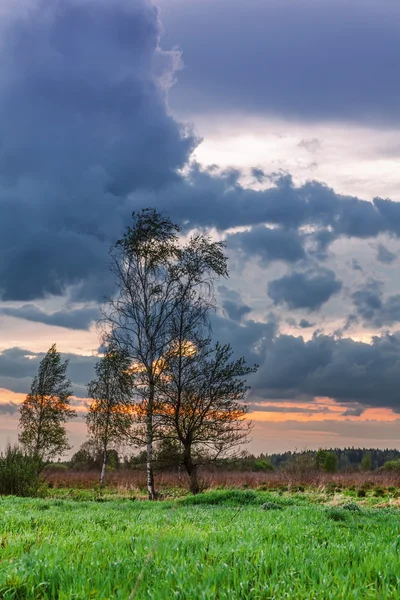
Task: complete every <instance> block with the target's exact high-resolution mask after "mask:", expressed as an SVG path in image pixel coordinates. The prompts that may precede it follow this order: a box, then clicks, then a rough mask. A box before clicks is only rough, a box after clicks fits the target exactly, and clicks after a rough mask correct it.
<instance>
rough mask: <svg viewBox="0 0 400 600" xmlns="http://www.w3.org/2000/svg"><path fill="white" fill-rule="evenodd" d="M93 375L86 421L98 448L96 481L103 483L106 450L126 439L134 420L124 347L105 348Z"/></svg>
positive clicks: (130, 380)
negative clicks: (100, 460)
mask: <svg viewBox="0 0 400 600" xmlns="http://www.w3.org/2000/svg"><path fill="white" fill-rule="evenodd" d="M95 372H96V379H94V380H93V381H91V382H90V383H89V385H88V396H89V398H91V399H92V401H91V402H90V404H89V410H88V414H87V416H86V424H87V428H88V432H89V435H90V438H91V439H92V440H93V441H94V442H96V443H97V444H98V445H99V446H100V448H101V451H102V466H101V474H100V484H101V485H103V484H104V479H105V473H106V466H107V459H108V454H109V450H110V449H111V447H112V446H113V445H115V444H118V443H121V442H124V441H126V439H127V438H128V435H129V431H130V429H131V427H132V423H133V420H134V413H133V407H132V393H133V386H134V374H133V373H132V370H131V361H130V358H129V355H128V354H127V352H126V351H124V350H121V349H117V348H113V347H111V348H109V349H108V351H107V352H106V353H105V355H104V356H103V358H101V359H100V360H99V362H98V363H97V364H96V366H95Z"/></svg>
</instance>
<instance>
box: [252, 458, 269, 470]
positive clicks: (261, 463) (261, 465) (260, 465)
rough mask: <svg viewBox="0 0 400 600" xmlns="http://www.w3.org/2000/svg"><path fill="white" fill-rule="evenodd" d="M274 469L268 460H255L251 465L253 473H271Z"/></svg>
mask: <svg viewBox="0 0 400 600" xmlns="http://www.w3.org/2000/svg"><path fill="white" fill-rule="evenodd" d="M273 470H274V467H273V465H272V463H271V461H270V460H267V459H263V460H255V461H254V463H253V471H273Z"/></svg>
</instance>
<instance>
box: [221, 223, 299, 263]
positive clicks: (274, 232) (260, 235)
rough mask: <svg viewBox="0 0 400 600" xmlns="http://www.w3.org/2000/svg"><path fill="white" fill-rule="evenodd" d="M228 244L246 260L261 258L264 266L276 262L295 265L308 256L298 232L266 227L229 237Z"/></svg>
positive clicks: (258, 227)
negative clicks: (280, 261)
mask: <svg viewBox="0 0 400 600" xmlns="http://www.w3.org/2000/svg"><path fill="white" fill-rule="evenodd" d="M226 242H227V244H228V247H229V248H233V249H235V250H237V251H239V252H240V254H241V255H242V256H243V257H244V258H246V259H251V260H254V257H259V258H260V261H261V263H263V264H268V263H269V262H271V261H276V260H282V261H285V262H289V263H294V262H297V261H300V260H301V259H304V258H305V256H306V253H305V251H304V248H303V244H304V241H303V239H302V237H301V236H300V235H299V234H298V233H297V232H293V231H288V230H286V229H281V228H270V227H265V226H264V225H256V226H254V227H252V228H251V229H250V230H249V231H243V232H240V233H234V234H231V235H228V236H227V239H226Z"/></svg>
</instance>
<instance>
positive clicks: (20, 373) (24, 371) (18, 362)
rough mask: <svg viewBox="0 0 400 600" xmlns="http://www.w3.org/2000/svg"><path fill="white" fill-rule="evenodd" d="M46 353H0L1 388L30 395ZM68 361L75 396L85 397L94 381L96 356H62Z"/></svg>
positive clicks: (21, 350)
mask: <svg viewBox="0 0 400 600" xmlns="http://www.w3.org/2000/svg"><path fill="white" fill-rule="evenodd" d="M44 356H45V353H43V352H40V353H37V354H35V353H33V352H31V351H30V350H24V349H23V348H9V349H7V350H3V352H1V353H0V387H4V388H6V389H9V390H11V391H13V392H17V393H28V392H29V389H30V385H31V382H32V378H33V377H34V376H35V375H36V374H37V372H38V368H39V363H40V361H41V360H42V359H43V358H44ZM61 356H62V359H63V360H68V361H69V365H68V371H67V375H68V377H69V378H70V379H71V381H72V384H73V392H74V395H75V396H79V397H84V396H85V394H86V385H87V384H88V383H89V381H91V379H93V375H94V366H95V364H96V362H97V360H98V358H97V357H96V356H81V355H78V354H68V353H62V354H61Z"/></svg>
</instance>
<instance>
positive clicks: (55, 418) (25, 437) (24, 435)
mask: <svg viewBox="0 0 400 600" xmlns="http://www.w3.org/2000/svg"><path fill="white" fill-rule="evenodd" d="M67 367H68V361H64V362H62V360H61V355H60V353H59V352H57V349H56V345H55V344H53V346H51V348H50V349H49V350H48V352H47V354H46V356H45V357H44V358H43V360H42V361H41V362H40V365H39V372H38V375H37V376H36V377H34V379H33V381H32V385H31V391H30V393H29V394H28V395H27V397H26V398H25V400H24V401H23V403H22V405H21V408H20V420H19V427H20V430H21V432H20V434H19V441H20V443H21V444H22V446H23V448H24V449H25V451H26V452H27V453H29V454H30V455H32V456H36V457H39V458H40V459H41V460H43V461H49V460H51V459H53V458H55V457H56V456H59V455H62V454H64V453H65V452H66V451H67V450H69V448H70V446H69V444H68V439H67V433H66V429H65V423H67V422H68V421H69V420H70V419H72V418H73V417H75V416H76V412H75V411H74V410H73V409H72V408H71V406H70V397H71V395H72V389H71V382H70V381H69V379H67Z"/></svg>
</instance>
